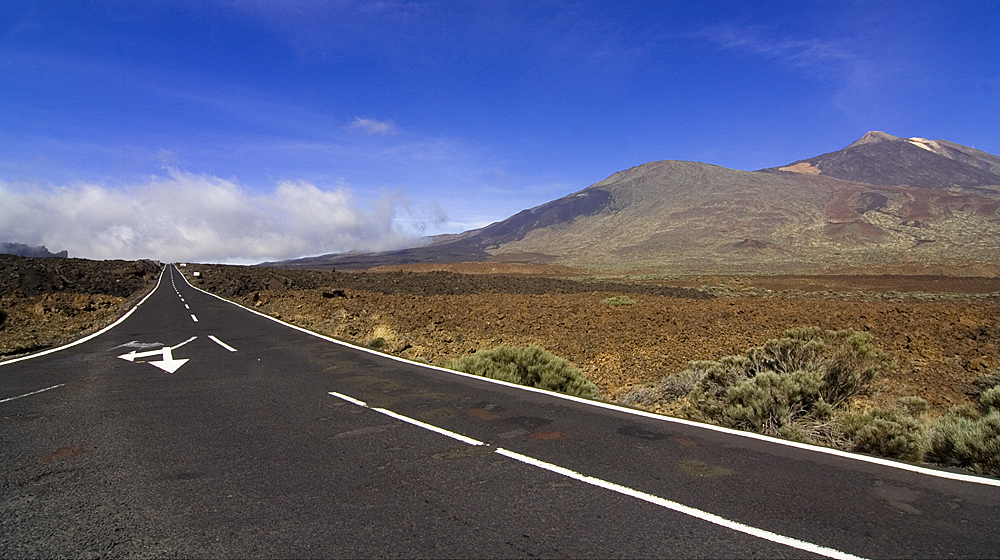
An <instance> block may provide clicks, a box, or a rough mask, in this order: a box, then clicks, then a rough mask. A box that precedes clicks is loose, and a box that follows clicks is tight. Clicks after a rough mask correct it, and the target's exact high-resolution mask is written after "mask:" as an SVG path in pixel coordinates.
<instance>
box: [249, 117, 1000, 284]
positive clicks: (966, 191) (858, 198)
mask: <svg viewBox="0 0 1000 560" xmlns="http://www.w3.org/2000/svg"><path fill="white" fill-rule="evenodd" d="M948 154H950V155H948ZM960 160H964V161H960ZM994 166H996V168H998V169H1000V158H998V157H996V156H993V155H991V154H987V153H986V152H979V151H978V150H975V149H973V148H968V147H966V146H962V145H960V144H955V143H953V142H948V141H944V140H936V141H930V140H925V139H922V138H910V139H904V138H899V137H895V136H891V135H888V134H885V133H883V132H870V133H868V134H866V135H865V136H863V137H862V138H860V139H859V140H858V141H856V142H854V143H852V144H851V145H849V146H848V147H846V148H844V149H842V150H840V151H838V152H830V153H828V154H823V155H820V156H816V157H815V158H809V159H805V160H799V161H797V162H793V163H792V164H789V165H788V166H782V167H778V168H767V169H762V170H757V171H742V170H734V169H727V168H725V167H721V166H717V165H711V164H706V163H699V162H690V161H677V160H662V161H654V162H648V163H645V164H642V165H638V166H635V167H631V168H629V169H625V170H622V171H619V172H617V173H614V174H612V175H611V176H609V177H608V178H607V179H604V180H603V181H599V182H597V183H594V184H593V185H590V186H589V187H586V188H584V189H582V190H579V191H577V192H574V193H571V194H569V195H566V196H564V197H561V198H558V199H556V200H552V201H549V202H547V203H544V204H541V205H539V206H536V207H534V208H530V209H527V210H524V211H521V212H519V213H517V214H515V215H513V216H511V217H509V218H507V219H505V220H501V221H499V222H495V223H493V224H490V225H488V226H485V227H483V228H479V229H476V230H470V231H466V232H462V233H459V234H452V235H447V236H439V237H437V238H434V239H431V240H428V244H426V245H424V246H422V247H414V248H411V249H404V250H400V251H391V252H383V253H368V254H361V253H355V254H340V255H337V254H334V255H323V256H320V257H312V258H307V259H297V260H294V261H285V262H282V263H266V264H267V265H270V266H281V267H288V268H332V267H339V268H370V267H373V266H381V265H403V264H412V263H454V262H507V263H530V264H558V265H565V266H570V267H575V268H580V269H585V270H592V271H603V272H618V273H627V272H635V271H651V272H656V273H680V274H685V273H753V274H768V273H831V272H838V271H841V272H850V271H852V270H863V271H869V272H870V271H872V270H879V271H886V272H893V273H926V272H934V273H939V274H940V273H944V274H947V273H948V271H950V270H958V269H961V270H963V271H964V272H965V273H970V272H975V273H981V274H995V273H1000V265H998V264H997V262H996V261H997V259H996V257H995V255H997V254H1000V186H997V185H1000V175H997V174H995V173H993V171H992V170H993V169H994ZM789 168H791V170H789ZM860 179H865V180H863V181H862V180H860ZM994 181H995V182H996V184H994ZM908 182H909V183H919V186H915V185H912V184H908Z"/></svg>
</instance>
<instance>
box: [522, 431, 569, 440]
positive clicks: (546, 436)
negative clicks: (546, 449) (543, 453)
mask: <svg viewBox="0 0 1000 560" xmlns="http://www.w3.org/2000/svg"><path fill="white" fill-rule="evenodd" d="M556 439H569V436H568V435H566V434H564V433H562V432H535V433H533V434H531V435H530V436H528V441H551V440H556Z"/></svg>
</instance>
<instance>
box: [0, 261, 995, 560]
mask: <svg viewBox="0 0 1000 560" xmlns="http://www.w3.org/2000/svg"><path fill="white" fill-rule="evenodd" d="M213 337H214V338H213ZM165 348H168V349H169V350H166V349H165ZM123 356H124V357H123ZM183 360H186V361H183ZM171 370H173V372H172V373H171V372H170V371H171ZM0 468H2V471H3V477H2V481H3V482H2V488H0V556H3V557H66V556H69V557H95V556H101V557H107V556H142V557H149V556H154V557H296V558H299V557H391V556H404V557H530V556H542V557H630V558H635V557H657V558H663V557H698V558H722V557H726V558H736V557H767V558H777V557H817V556H819V557H821V556H829V557H847V556H849V555H857V556H862V557H877V558H898V557H956V556H957V557H976V558H978V557H996V556H997V555H998V554H1000V531H997V523H998V521H1000V486H998V485H997V482H998V481H996V480H993V479H979V478H976V477H971V476H966V475H957V476H955V477H953V478H946V477H949V476H952V475H953V473H954V472H955V471H936V470H931V469H921V468H916V469H913V468H910V467H908V466H907V465H901V464H893V463H890V464H888V465H884V464H879V463H878V462H870V461H868V460H864V458H861V457H856V456H851V455H846V454H836V453H829V452H822V451H817V450H815V449H812V448H800V447H796V446H793V445H789V444H786V443H780V442H775V441H772V440H769V439H767V438H754V437H746V436H743V435H737V434H733V433H729V432H727V431H725V430H719V429H712V428H708V427H704V426H699V425H693V424H689V423H683V422H678V421H673V420H668V419H663V418H658V417H652V416H651V415H645V414H641V413H636V412H632V411H628V410H625V409H621V408H617V407H612V406H608V405H595V404H592V403H587V402H581V401H579V400H574V399H571V398H565V397H562V396H557V395H553V394H549V393H543V392H537V391H530V390H525V389H524V388H519V387H512V386H507V385H504V384H499V383H495V382H490V381H488V380H483V379H479V378H472V377H468V376H462V375H456V374H454V373H448V372H444V371H440V370H437V369H433V368H427V367H423V366H420V365H416V364H410V363H405V362H402V361H400V360H396V359H394V358H391V357H386V356H381V355H377V354H373V353H370V352H367V351H364V350H359V349H355V348H352V347H349V346H346V345H343V344H338V343H335V342H332V341H329V340H324V339H323V338H321V337H318V336H316V335H312V334H309V333H306V332H303V331H300V330H297V329H294V328H290V327H288V326H286V325H283V324H281V323H279V322H276V321H274V320H271V319H269V318H266V317H263V316H260V315H257V314H254V313H252V312H250V311H248V310H245V309H243V308H240V307H238V306H236V305H233V304H231V303H228V302H225V301H222V300H220V299H218V298H216V297H215V296H212V295H209V294H206V293H203V292H200V291H198V290H196V289H194V288H192V287H190V286H189V285H188V284H187V283H185V282H184V280H183V279H182V278H181V276H180V274H179V273H178V272H177V271H176V270H175V269H173V267H168V268H167V270H166V272H165V274H164V276H163V278H162V279H161V282H160V285H159V286H158V288H157V289H156V290H155V291H154V292H153V293H152V294H151V295H150V296H149V297H148V298H147V299H146V300H145V301H144V302H143V303H142V304H141V305H140V306H139V307H138V308H137V309H136V310H135V311H134V313H132V314H131V315H130V316H128V317H127V318H126V319H125V320H123V321H122V322H121V323H120V324H118V325H117V326H115V327H114V328H112V329H110V330H108V331H107V332H105V333H103V334H101V335H100V336H97V337H94V338H92V339H90V340H87V341H85V342H83V343H81V344H78V345H75V346H73V347H71V348H66V349H63V350H60V351H58V352H53V353H49V354H47V355H44V356H39V357H35V358H33V359H27V360H21V361H17V362H6V363H3V364H2V367H0ZM935 473H937V474H940V475H942V476H935Z"/></svg>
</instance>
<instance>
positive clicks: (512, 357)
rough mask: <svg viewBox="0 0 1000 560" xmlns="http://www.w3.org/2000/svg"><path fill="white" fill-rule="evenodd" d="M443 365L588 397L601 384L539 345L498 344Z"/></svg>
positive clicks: (475, 373) (593, 396) (595, 393)
mask: <svg viewBox="0 0 1000 560" xmlns="http://www.w3.org/2000/svg"><path fill="white" fill-rule="evenodd" d="M442 366H443V367H446V368H449V369H454V370H458V371H463V372H466V373H471V374H473V375H481V376H483V377H489V378H492V379H499V380H501V381H508V382H510V383H517V384H520V385H528V386H530V387H537V388H539V389H547V390H550V391H558V392H560V393H566V394H568V395H576V396H580V397H586V398H595V397H596V396H597V387H596V386H595V385H594V384H593V383H591V382H590V380H589V379H587V377H586V376H585V375H584V374H583V372H582V371H580V370H579V369H578V368H576V367H575V366H573V365H572V364H570V363H569V362H568V361H566V360H564V359H563V358H560V357H558V356H556V355H554V354H552V353H551V352H548V351H546V350H544V349H542V348H541V347H539V346H528V347H527V348H518V347H514V346H498V347H496V348H491V349H489V350H483V351H481V352H476V353H475V354H470V355H468V356H463V357H461V358H459V359H458V360H452V361H448V362H445V363H443V364H442Z"/></svg>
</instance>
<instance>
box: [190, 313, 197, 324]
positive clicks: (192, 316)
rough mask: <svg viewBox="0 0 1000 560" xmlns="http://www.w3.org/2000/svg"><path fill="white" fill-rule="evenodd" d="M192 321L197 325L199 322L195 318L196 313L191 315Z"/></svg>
mask: <svg viewBox="0 0 1000 560" xmlns="http://www.w3.org/2000/svg"><path fill="white" fill-rule="evenodd" d="M191 320H192V321H194V322H195V323H197V322H198V318H197V317H195V316H194V313H192V314H191Z"/></svg>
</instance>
